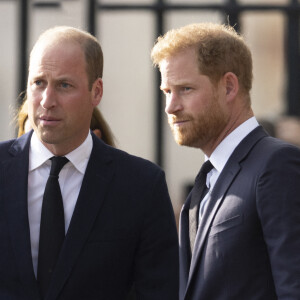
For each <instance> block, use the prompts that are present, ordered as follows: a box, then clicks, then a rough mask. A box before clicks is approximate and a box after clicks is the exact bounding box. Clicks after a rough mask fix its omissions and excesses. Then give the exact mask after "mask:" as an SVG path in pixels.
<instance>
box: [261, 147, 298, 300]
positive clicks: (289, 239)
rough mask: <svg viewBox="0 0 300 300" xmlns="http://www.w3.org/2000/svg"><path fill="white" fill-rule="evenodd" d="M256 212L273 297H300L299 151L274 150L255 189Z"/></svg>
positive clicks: (293, 148)
mask: <svg viewBox="0 0 300 300" xmlns="http://www.w3.org/2000/svg"><path fill="white" fill-rule="evenodd" d="M257 209H258V212H259V216H260V220H261V225H262V229H263V234H264V239H265V242H266V244H267V248H268V252H269V258H270V263H271V268H272V274H273V278H274V284H275V288H276V293H277V297H278V299H280V300H287V299H289V300H296V299H299V295H300V151H299V150H298V149H297V148H295V147H291V146H286V148H284V149H281V150H280V151H277V152H276V153H275V154H273V155H272V156H271V157H270V158H269V159H268V162H267V164H266V167H265V169H264V171H263V173H262V175H261V176H260V178H259V182H258V186H257Z"/></svg>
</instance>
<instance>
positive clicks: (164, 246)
mask: <svg viewBox="0 0 300 300" xmlns="http://www.w3.org/2000/svg"><path fill="white" fill-rule="evenodd" d="M146 192H147V194H148V195H145V197H146V199H147V201H145V210H144V214H145V215H144V224H143V228H142V230H141V236H140V243H139V247H138V249H137V255H136V259H135V273H134V278H135V285H134V287H135V293H136V299H140V300H153V299H155V300H176V299H178V290H179V288H178V286H179V284H178V281H179V266H178V264H179V262H178V261H179V258H178V235H177V229H176V223H175V218H174V212H173V208H172V204H171V201H170V198H169V193H168V189H167V185H166V181H165V177H164V173H163V172H162V171H159V172H158V174H157V176H156V178H155V179H154V180H153V182H152V184H151V188H150V190H148V191H146Z"/></svg>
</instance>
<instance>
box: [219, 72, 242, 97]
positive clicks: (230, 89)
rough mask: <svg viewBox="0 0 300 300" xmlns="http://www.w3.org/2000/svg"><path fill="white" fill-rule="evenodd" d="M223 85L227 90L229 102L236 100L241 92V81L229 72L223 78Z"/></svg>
mask: <svg viewBox="0 0 300 300" xmlns="http://www.w3.org/2000/svg"><path fill="white" fill-rule="evenodd" d="M223 83H224V85H225V89H226V97H227V100H228V101H231V100H232V99H234V98H235V97H236V96H237V94H238V92H239V80H238V78H237V76H236V75H235V74H234V73H232V72H227V73H225V75H224V76H223Z"/></svg>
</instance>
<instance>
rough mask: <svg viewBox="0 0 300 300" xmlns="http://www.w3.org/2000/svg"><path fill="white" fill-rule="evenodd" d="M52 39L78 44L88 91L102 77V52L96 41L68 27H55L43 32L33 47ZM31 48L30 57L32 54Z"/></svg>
mask: <svg viewBox="0 0 300 300" xmlns="http://www.w3.org/2000/svg"><path fill="white" fill-rule="evenodd" d="M48 39H54V40H55V41H57V42H65V41H66V42H73V43H76V44H78V45H79V46H80V47H81V49H82V51H83V53H84V57H85V61H86V72H87V76H88V82H89V89H91V88H92V85H93V83H94V82H95V80H96V79H98V78H102V76H103V52H102V49H101V46H100V44H99V42H98V40H97V39H96V38H95V37H94V36H93V35H91V34H90V33H88V32H86V31H83V30H81V29H77V28H74V27H69V26H55V27H52V28H50V29H48V30H46V31H45V32H43V33H42V34H41V35H40V36H39V38H38V40H37V42H36V43H35V46H36V45H38V44H39V43H40V42H41V41H44V40H46V41H47V40H48ZM35 46H34V47H33V49H32V51H31V54H30V57H31V55H32V53H33V52H34V49H35Z"/></svg>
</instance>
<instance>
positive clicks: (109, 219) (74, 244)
mask: <svg viewBox="0 0 300 300" xmlns="http://www.w3.org/2000/svg"><path fill="white" fill-rule="evenodd" d="M30 136H31V133H29V134H26V135H24V136H22V137H21V138H19V139H16V140H11V141H7V142H2V143H0V299H5V300H17V299H24V300H38V299H40V296H39V293H38V287H37V283H36V279H35V276H34V272H33V266H32V258H31V249H30V232H29V222H28V212H27V181H28V157H29V145H30ZM178 279H179V274H178V240H177V231H176V225H175V220H174V214H173V209H172V205H171V202H170V198H169V194H168V190H167V186H166V182H165V177H164V173H163V171H162V170H161V169H160V168H158V167H157V166H155V165H154V164H152V163H150V162H148V161H146V160H143V159H141V158H137V157H134V156H131V155H129V154H127V153H125V152H122V151H120V150H117V149H114V148H111V147H109V146H107V145H105V144H104V143H103V142H102V141H100V140H99V139H98V138H96V137H95V136H94V135H93V150H92V153H91V157H90V160H89V163H88V166H87V169H86V173H85V176H84V179H83V183H82V187H81V190H80V193H79V196H78V200H77V204H76V207H75V210H74V213H73V216H72V219H71V223H70V226H69V229H68V232H67V233H66V238H65V241H64V244H63V246H62V249H61V253H60V256H59V258H58V262H57V265H56V267H55V269H54V273H53V280H52V281H51V283H50V288H49V293H48V294H47V296H46V300H54V299H58V300H89V299H105V300H121V299H126V297H127V294H128V292H129V290H130V289H131V287H132V286H133V284H134V287H135V292H136V295H137V298H138V299H145V300H153V299H161V300H166V299H170V300H174V299H177V298H178Z"/></svg>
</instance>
